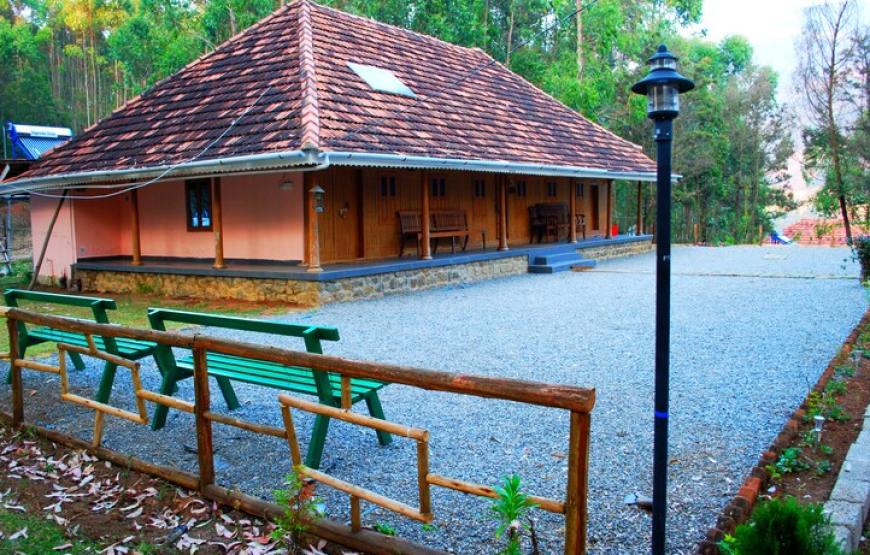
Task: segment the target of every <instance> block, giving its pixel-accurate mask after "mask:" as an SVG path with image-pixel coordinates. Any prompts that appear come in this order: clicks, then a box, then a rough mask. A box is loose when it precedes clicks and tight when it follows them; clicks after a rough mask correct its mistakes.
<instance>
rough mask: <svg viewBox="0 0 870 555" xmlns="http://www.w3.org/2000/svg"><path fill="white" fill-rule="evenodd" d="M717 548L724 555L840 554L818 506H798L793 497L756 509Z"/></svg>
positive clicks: (827, 523)
mask: <svg viewBox="0 0 870 555" xmlns="http://www.w3.org/2000/svg"><path fill="white" fill-rule="evenodd" d="M719 547H720V550H721V552H722V553H724V554H727V555H842V552H841V551H840V548H839V546H838V545H837V542H836V539H835V538H834V532H833V530H832V529H831V519H830V517H829V516H828V515H826V514H824V513H822V506H821V505H812V504H809V505H800V504H799V503H798V502H797V501H796V500H795V499H794V498H793V497H789V498H787V499H786V500H785V501H783V500H780V499H774V500H772V501H767V502H765V503H762V504H761V505H759V506H758V507H756V508H755V510H754V511H753V512H752V517H751V518H750V519H749V521H748V522H747V523H746V524H741V525H740V526H738V527H737V530H736V531H735V532H734V535H733V536H730V537H728V538H726V540H725V541H724V542H722V543H721V544H720V546H719Z"/></svg>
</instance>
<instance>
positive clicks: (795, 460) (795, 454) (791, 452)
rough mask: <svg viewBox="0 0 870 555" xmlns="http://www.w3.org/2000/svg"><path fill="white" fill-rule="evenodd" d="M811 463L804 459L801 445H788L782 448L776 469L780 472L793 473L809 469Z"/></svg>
mask: <svg viewBox="0 0 870 555" xmlns="http://www.w3.org/2000/svg"><path fill="white" fill-rule="evenodd" d="M809 468H810V465H809V463H807V462H806V461H805V460H804V457H803V451H801V449H800V447H787V448H785V449H783V450H782V454H781V455H780V456H779V460H777V461H776V470H777V472H779V473H780V474H791V473H793V472H802V471H804V470H809Z"/></svg>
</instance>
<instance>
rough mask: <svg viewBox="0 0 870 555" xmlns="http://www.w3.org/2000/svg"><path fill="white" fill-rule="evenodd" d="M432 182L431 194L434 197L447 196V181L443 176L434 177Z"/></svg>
mask: <svg viewBox="0 0 870 555" xmlns="http://www.w3.org/2000/svg"><path fill="white" fill-rule="evenodd" d="M431 183H432V189H431V196H432V197H433V198H434V197H441V198H443V197H446V196H447V181H446V180H445V179H444V178H443V177H433V178H432V181H431Z"/></svg>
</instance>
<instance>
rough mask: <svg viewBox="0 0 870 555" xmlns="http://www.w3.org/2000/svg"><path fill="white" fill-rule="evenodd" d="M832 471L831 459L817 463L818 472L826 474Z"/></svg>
mask: <svg viewBox="0 0 870 555" xmlns="http://www.w3.org/2000/svg"><path fill="white" fill-rule="evenodd" d="M830 471H831V461H828V460H821V461H818V462H817V463H816V474H818V475H819V476H824V475H825V474H827V473H828V472H830Z"/></svg>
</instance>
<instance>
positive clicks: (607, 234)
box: [604, 180, 613, 239]
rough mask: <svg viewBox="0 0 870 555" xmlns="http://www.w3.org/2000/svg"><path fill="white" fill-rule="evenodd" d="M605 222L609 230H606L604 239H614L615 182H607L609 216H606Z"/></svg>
mask: <svg viewBox="0 0 870 555" xmlns="http://www.w3.org/2000/svg"><path fill="white" fill-rule="evenodd" d="M604 221H605V222H606V223H605V227H606V228H607V229H605V230H604V238H605V239H612V238H613V181H612V180H611V181H608V182H607V214H606V216H605V219H604Z"/></svg>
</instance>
